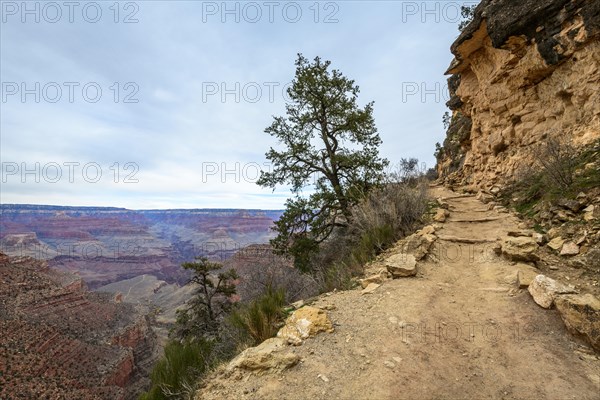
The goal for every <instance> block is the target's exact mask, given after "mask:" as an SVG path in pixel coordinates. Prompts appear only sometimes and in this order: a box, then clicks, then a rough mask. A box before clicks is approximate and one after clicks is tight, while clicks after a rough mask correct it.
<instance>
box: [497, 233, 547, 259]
mask: <svg viewBox="0 0 600 400" xmlns="http://www.w3.org/2000/svg"><path fill="white" fill-rule="evenodd" d="M538 247H539V246H538V244H537V243H536V241H535V239H533V238H531V237H522V236H520V237H511V238H508V239H507V240H506V242H504V244H503V245H502V254H504V256H505V257H506V258H508V259H509V260H511V261H537V260H538V259H539V257H538V255H537V250H538Z"/></svg>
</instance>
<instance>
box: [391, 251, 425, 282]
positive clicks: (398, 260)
mask: <svg viewBox="0 0 600 400" xmlns="http://www.w3.org/2000/svg"><path fill="white" fill-rule="evenodd" d="M385 267H386V268H387V270H388V272H389V273H390V274H392V277H393V278H403V277H407V276H414V275H416V274H417V260H416V258H415V256H413V255H412V254H394V255H393V256H390V257H388V259H387V260H385Z"/></svg>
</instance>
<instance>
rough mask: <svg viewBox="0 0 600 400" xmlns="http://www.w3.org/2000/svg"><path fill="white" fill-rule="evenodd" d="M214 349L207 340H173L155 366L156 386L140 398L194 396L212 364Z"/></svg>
mask: <svg viewBox="0 0 600 400" xmlns="http://www.w3.org/2000/svg"><path fill="white" fill-rule="evenodd" d="M211 352H212V344H211V343H210V342H207V341H203V340H200V341H197V342H193V343H192V342H184V343H180V342H178V341H175V340H173V341H170V342H169V343H168V344H167V346H166V347H165V349H164V356H163V357H162V358H161V359H160V360H159V361H158V362H157V363H156V365H155V366H154V368H153V369H152V374H151V375H150V379H151V380H152V388H151V389H150V390H149V391H148V392H146V393H144V394H142V395H141V396H140V400H165V399H191V398H193V396H194V393H195V391H196V385H197V382H198V380H199V379H200V377H201V376H202V375H203V374H204V373H205V372H206V371H207V370H208V368H209V367H210V364H211Z"/></svg>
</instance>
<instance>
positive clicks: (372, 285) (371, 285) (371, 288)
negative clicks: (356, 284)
mask: <svg viewBox="0 0 600 400" xmlns="http://www.w3.org/2000/svg"><path fill="white" fill-rule="evenodd" d="M380 286H381V285H380V284H378V283H369V285H368V286H367V287H366V288H364V289H363V290H361V291H360V294H371V293H373V292H374V291H375V290H377V288H378V287H380Z"/></svg>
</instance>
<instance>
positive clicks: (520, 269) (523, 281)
mask: <svg viewBox="0 0 600 400" xmlns="http://www.w3.org/2000/svg"><path fill="white" fill-rule="evenodd" d="M539 274H540V271H539V270H538V269H537V268H535V267H532V266H531V265H527V264H517V284H518V285H519V288H521V289H525V288H528V287H529V285H531V282H533V280H534V279H535V277H536V276H538V275H539Z"/></svg>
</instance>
